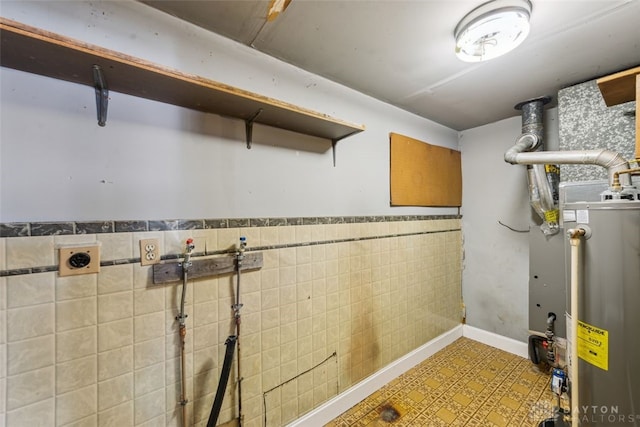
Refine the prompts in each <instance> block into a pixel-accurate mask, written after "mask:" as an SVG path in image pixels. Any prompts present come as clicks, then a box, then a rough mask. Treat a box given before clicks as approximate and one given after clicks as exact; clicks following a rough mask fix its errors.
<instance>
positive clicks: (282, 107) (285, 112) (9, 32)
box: [0, 17, 364, 145]
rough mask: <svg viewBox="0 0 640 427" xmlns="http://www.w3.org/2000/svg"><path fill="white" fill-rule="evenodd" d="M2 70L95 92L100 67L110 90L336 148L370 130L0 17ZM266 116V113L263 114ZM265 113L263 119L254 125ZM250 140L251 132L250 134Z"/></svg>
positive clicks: (248, 135) (248, 132)
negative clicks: (322, 141) (329, 143)
mask: <svg viewBox="0 0 640 427" xmlns="http://www.w3.org/2000/svg"><path fill="white" fill-rule="evenodd" d="M0 35H1V46H0V65H2V66H3V67H9V68H14V69H16V70H21V71H26V72H30V73H35V74H40V75H43V76H48V77H53V78H56V79H60V80H66V81H69V82H74V83H79V84H83V85H87V86H91V87H92V88H94V87H95V85H96V83H95V81H94V75H93V68H94V65H98V66H99V67H100V69H101V70H102V73H103V75H104V77H105V80H106V83H107V87H108V89H109V90H113V91H115V92H121V93H125V94H129V95H134V96H138V97H141V98H146V99H151V100H154V101H160V102H165V103H168V104H173V105H178V106H181V107H185V108H190V109H193V110H198V111H203V112H206V113H213V114H219V115H222V116H230V117H234V118H238V119H241V120H244V121H245V122H246V123H247V128H249V127H250V124H251V123H252V122H254V121H255V123H261V124H264V125H268V126H273V127H277V128H281V129H287V130H291V131H294V132H298V133H303V134H306V135H313V136H317V137H321V138H327V139H330V140H332V141H333V142H334V145H335V142H336V141H338V140H340V139H342V138H345V137H347V136H350V135H353V134H355V133H358V132H361V131H363V130H364V126H363V125H358V124H353V123H348V122H346V121H343V120H340V119H336V118H333V117H331V116H328V115H326V114H322V113H318V112H316V111H312V110H307V109H305V108H301V107H298V106H295V105H292V104H288V103H286V102H282V101H278V100H276V99H273V98H269V97H266V96H262V95H258V94H255V93H252V92H248V91H245V90H242V89H238V88H235V87H232V86H228V85H225V84H223V83H219V82H216V81H213V80H209V79H206V78H204V77H200V76H197V75H192V74H187V73H183V72H180V71H177V70H173V69H169V68H166V67H163V66H160V65H157V64H153V63H150V62H147V61H145V60H143V59H139V58H135V57H132V56H128V55H125V54H122V53H119V52H115V51H111V50H108V49H104V48H101V47H99V46H95V45H91V44H87V43H84V42H81V41H78V40H74V39H70V38H67V37H64V36H61V35H58V34H54V33H50V32H48V31H44V30H41V29H38V28H34V27H29V26H27V25H24V24H21V23H19V22H16V21H12V20H8V19H5V18H2V17H0ZM260 110H262V111H260ZM259 111H260V114H258V115H257V117H255V120H252V119H253V118H254V116H256V114H257V113H258V112H259ZM247 138H248V141H249V140H250V130H249V129H248V130H247Z"/></svg>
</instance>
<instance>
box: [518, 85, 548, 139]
mask: <svg viewBox="0 0 640 427" xmlns="http://www.w3.org/2000/svg"><path fill="white" fill-rule="evenodd" d="M550 101H551V97H549V96H543V97H541V98H536V99H530V100H528V101H524V102H521V103H519V104H516V106H515V107H514V108H515V109H516V110H520V111H522V135H526V134H531V135H535V136H536V137H538V139H539V142H538V145H536V147H534V148H540V149H541V148H542V140H543V131H544V128H543V126H542V112H543V110H544V106H545V105H546V104H548V103H549V102H550Z"/></svg>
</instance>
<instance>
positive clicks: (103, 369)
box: [98, 346, 133, 381]
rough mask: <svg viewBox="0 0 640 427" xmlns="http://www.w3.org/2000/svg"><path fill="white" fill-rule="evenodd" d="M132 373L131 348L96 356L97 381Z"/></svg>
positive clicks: (127, 347) (122, 348)
mask: <svg viewBox="0 0 640 427" xmlns="http://www.w3.org/2000/svg"><path fill="white" fill-rule="evenodd" d="M131 371H133V346H126V347H121V348H118V349H115V350H111V351H105V352H103V353H100V354H98V381H103V380H106V379H109V378H113V377H117V376H119V375H123V374H126V373H128V372H131Z"/></svg>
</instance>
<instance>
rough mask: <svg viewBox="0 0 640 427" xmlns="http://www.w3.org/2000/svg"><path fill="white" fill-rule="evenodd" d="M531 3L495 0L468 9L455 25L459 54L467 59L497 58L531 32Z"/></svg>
mask: <svg viewBox="0 0 640 427" xmlns="http://www.w3.org/2000/svg"><path fill="white" fill-rule="evenodd" d="M530 16H531V2H530V1H528V0H493V1H490V2H487V3H484V4H482V5H480V6H479V7H477V8H475V9H474V10H472V11H471V12H469V13H468V14H467V15H466V16H465V17H464V18H462V20H461V21H460V22H459V23H458V25H457V26H456V29H455V31H454V35H455V38H456V55H457V56H458V58H460V59H461V60H463V61H465V62H480V61H487V60H489V59H493V58H497V57H498V56H500V55H504V54H505V53H507V52H509V51H511V50H513V49H515V48H516V47H518V46H519V45H520V43H522V42H523V41H524V39H525V38H527V36H528V35H529V17H530Z"/></svg>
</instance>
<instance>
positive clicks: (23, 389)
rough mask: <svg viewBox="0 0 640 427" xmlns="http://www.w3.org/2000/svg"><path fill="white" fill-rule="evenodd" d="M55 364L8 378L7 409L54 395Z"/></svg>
mask: <svg viewBox="0 0 640 427" xmlns="http://www.w3.org/2000/svg"><path fill="white" fill-rule="evenodd" d="M53 378H54V370H53V366H49V367H46V368H42V369H36V370H33V371H29V372H26V373H24V374H19V375H14V376H11V377H8V378H7V410H8V411H11V410H13V409H17V408H20V407H21V406H25V405H29V404H31V403H35V402H38V401H40V400H43V399H46V398H48V397H52V396H53V395H54V384H53V383H54V381H53Z"/></svg>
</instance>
